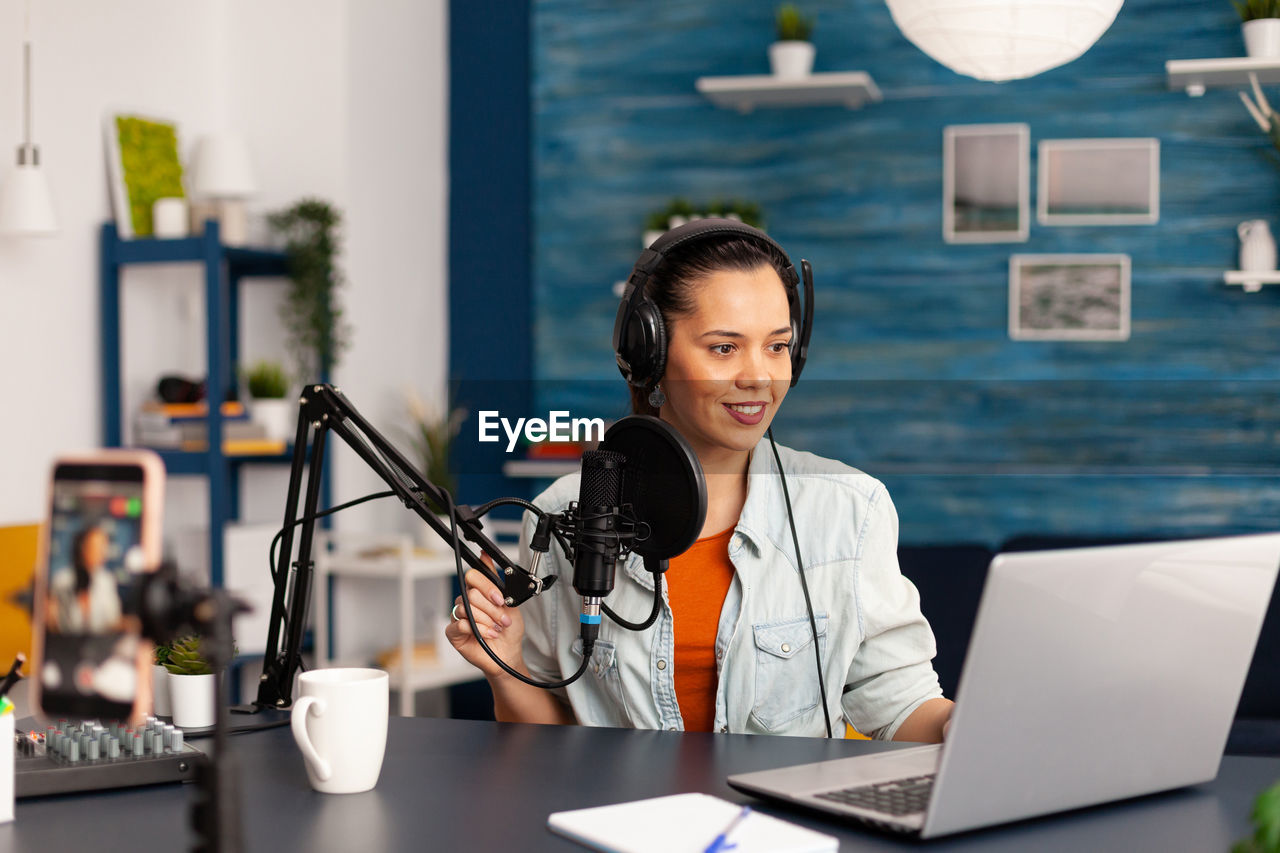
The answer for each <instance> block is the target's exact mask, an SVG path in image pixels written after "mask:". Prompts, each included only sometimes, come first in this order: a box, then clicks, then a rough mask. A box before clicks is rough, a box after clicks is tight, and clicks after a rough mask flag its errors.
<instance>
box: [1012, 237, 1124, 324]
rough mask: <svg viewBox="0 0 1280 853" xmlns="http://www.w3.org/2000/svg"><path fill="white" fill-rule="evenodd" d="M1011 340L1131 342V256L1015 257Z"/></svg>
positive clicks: (1013, 261)
mask: <svg viewBox="0 0 1280 853" xmlns="http://www.w3.org/2000/svg"><path fill="white" fill-rule="evenodd" d="M1009 337H1011V338H1013V339H1014V340H1015V341H1125V340H1128V339H1129V256H1128V255H1013V256H1011V257H1010V258H1009Z"/></svg>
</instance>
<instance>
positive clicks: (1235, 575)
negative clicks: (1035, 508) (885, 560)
mask: <svg viewBox="0 0 1280 853" xmlns="http://www.w3.org/2000/svg"><path fill="white" fill-rule="evenodd" d="M1278 568H1280V533H1268V534H1261V535H1255V536H1233V537H1226V538H1218V539H1194V540H1185V541H1181V542H1161V543H1155V544H1144V545H1118V546H1109V547H1102V548H1077V549H1071V550H1062V551H1041V552H1027V553H1014V554H1000V555H998V556H997V557H996V558H995V559H994V560H993V561H992V563H991V569H990V571H989V572H988V575H987V582H986V587H985V589H984V590H983V596H982V603H981V604H980V606H979V608H978V616H977V621H976V623H975V625H974V630H973V638H972V641H971V642H970V644H969V651H968V655H967V656H966V658H965V663H964V670H963V672H962V673H961V676H960V685H959V688H958V689H957V695H956V708H955V711H954V712H953V715H952V721H951V728H950V730H949V732H948V736H947V742H946V743H945V744H943V745H933V746H923V747H912V748H907V749H901V750H892V751H889V752H882V753H877V754H873V755H865V756H858V757H855V758H845V759H839V760H835V761H823V762H819V763H817V764H805V765H798V766H795V767H785V768H782V769H779V770H768V771H761V772H755V773H743V774H739V775H736V776H730V777H729V784H730V785H732V786H733V787H734V788H737V789H739V790H742V791H745V792H747V793H750V794H754V795H758V796H762V797H767V798H772V799H779V800H785V801H787V802H790V803H795V804H799V805H802V806H805V807H807V808H814V809H821V810H823V811H826V812H831V813H834V814H838V815H842V816H846V817H848V818H853V819H855V820H858V821H862V822H866V823H871V824H875V825H878V826H880V827H882V828H886V829H891V830H895V831H900V832H905V833H910V834H913V835H917V836H919V837H922V838H931V837H934V836H939V835H946V834H949V833H953V832H961V831H963V830H969V829H976V828H979V827H983V826H991V825H994V824H1000V823H1007V822H1009V821H1014V820H1019V819H1021V818H1028V817H1034V816H1036V815H1042V814H1048V813H1051V812H1058V811H1064V810H1066V809H1074V808H1078V807H1081V806H1089V805H1094V804H1097V803H1105V802H1110V801H1112V800H1118V799H1122V798H1125V797H1134V796H1138V795H1141V794H1149V793H1152V792H1155V791H1163V790H1168V789H1171V788H1178V787H1182V786H1184V785H1194V784H1196V783H1199V782H1206V781H1209V780H1211V779H1213V778H1214V777H1215V776H1216V775H1217V773H1218V764H1219V762H1220V761H1221V759H1222V751H1223V748H1224V746H1225V745H1226V741H1227V734H1228V731H1229V729H1230V728H1231V721H1232V717H1233V716H1234V715H1235V709H1236V705H1237V703H1238V702H1239V701H1240V691H1241V690H1242V689H1243V687H1244V679H1245V674H1246V673H1247V672H1248V669H1249V662H1250V660H1251V659H1252V657H1253V650H1254V646H1255V645H1256V644H1257V641H1258V633H1259V631H1260V630H1261V628H1262V619H1263V616H1264V615H1265V613H1266V610H1267V605H1268V602H1269V601H1270V599H1271V593H1272V589H1273V588H1274V586H1275V582H1276V573H1277V569H1278Z"/></svg>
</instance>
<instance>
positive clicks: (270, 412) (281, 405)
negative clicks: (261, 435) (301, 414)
mask: <svg viewBox="0 0 1280 853" xmlns="http://www.w3.org/2000/svg"><path fill="white" fill-rule="evenodd" d="M249 412H250V415H251V417H252V418H253V422H254V423H256V424H259V425H261V426H262V428H263V429H264V430H266V431H267V438H269V439H271V440H272V441H288V440H289V439H291V438H293V437H294V436H295V435H297V431H298V403H297V401H296V400H291V399H289V398H288V397H285V398H283V399H279V400H258V399H254V400H251V401H250V404H249Z"/></svg>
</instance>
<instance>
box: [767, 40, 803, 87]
mask: <svg viewBox="0 0 1280 853" xmlns="http://www.w3.org/2000/svg"><path fill="white" fill-rule="evenodd" d="M813 56H814V49H813V44H812V43H810V42H807V41H775V42H774V43H773V44H771V45H769V67H770V68H772V69H773V76H775V77H782V78H784V79H788V80H795V79H799V78H802V77H808V76H809V74H810V73H812V71H813Z"/></svg>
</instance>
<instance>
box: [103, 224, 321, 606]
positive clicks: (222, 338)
mask: <svg viewBox="0 0 1280 853" xmlns="http://www.w3.org/2000/svg"><path fill="white" fill-rule="evenodd" d="M172 263H196V264H203V265H204V291H205V340H206V348H207V349H206V359H205V361H206V366H207V369H206V376H205V381H206V387H207V389H208V399H209V400H210V401H214V400H224V399H226V396H227V393H228V392H229V391H230V390H231V387H232V379H233V377H234V374H233V372H232V370H233V366H234V365H236V364H237V363H238V361H239V354H240V339H239V327H240V323H239V318H240V285H241V282H242V281H243V280H244V279H246V278H251V277H252V278H263V277H275V276H283V275H286V274H287V272H288V262H287V259H286V257H285V255H284V253H283V252H277V251H268V250H262V249H247V248H240V247H233V246H224V245H223V244H222V241H221V239H220V234H219V230H218V223H217V222H213V221H210V222H206V223H205V228H204V233H203V234H202V235H201V236H199V237H185V238H182V239H179V240H157V239H137V240H121V239H120V235H119V233H118V232H117V231H116V226H115V225H114V224H113V223H106V224H104V225H103V226H102V234H101V264H102V266H101V274H100V280H101V289H102V293H101V297H102V299H101V303H102V307H101V317H102V330H101V341H102V441H103V445H104V446H106V447H120V446H121V445H122V444H123V442H124V429H123V417H124V414H125V413H124V412H123V411H122V394H121V364H120V362H121V358H120V271H121V269H122V268H123V267H125V266H128V265H131V264H172ZM321 381H328V379H327V377H321ZM208 426H209V441H208V447H207V449H205V450H204V451H202V452H188V451H179V450H160V451H158V452H159V454H160V457H161V459H163V460H164V463H165V468H166V470H167V471H168V472H169V473H170V474H173V475H194V476H203V477H205V478H206V479H207V480H208V483H209V574H210V580H211V582H212V583H213V585H214V586H221V585H222V582H223V570H222V528H223V526H224V525H225V524H226V523H227V522H228V521H231V520H234V519H236V518H238V517H239V515H240V471H241V468H242V466H244V465H247V464H261V463H274V464H281V463H283V464H288V463H289V462H290V460H291V459H292V457H293V448H292V447H290V448H288V449H287V450H286V452H285V453H281V454H272V455H249V456H227V455H225V454H224V453H223V452H222V412H221V408H220V407H219V406H216V405H211V406H209V412H208ZM327 468H328V466H326V470H325V471H324V472H323V477H324V480H323V482H322V483H321V503H322V506H329V504H330V490H329V474H328V469H327ZM283 505H284V503H283V496H282V497H281V506H282V507H283Z"/></svg>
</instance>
